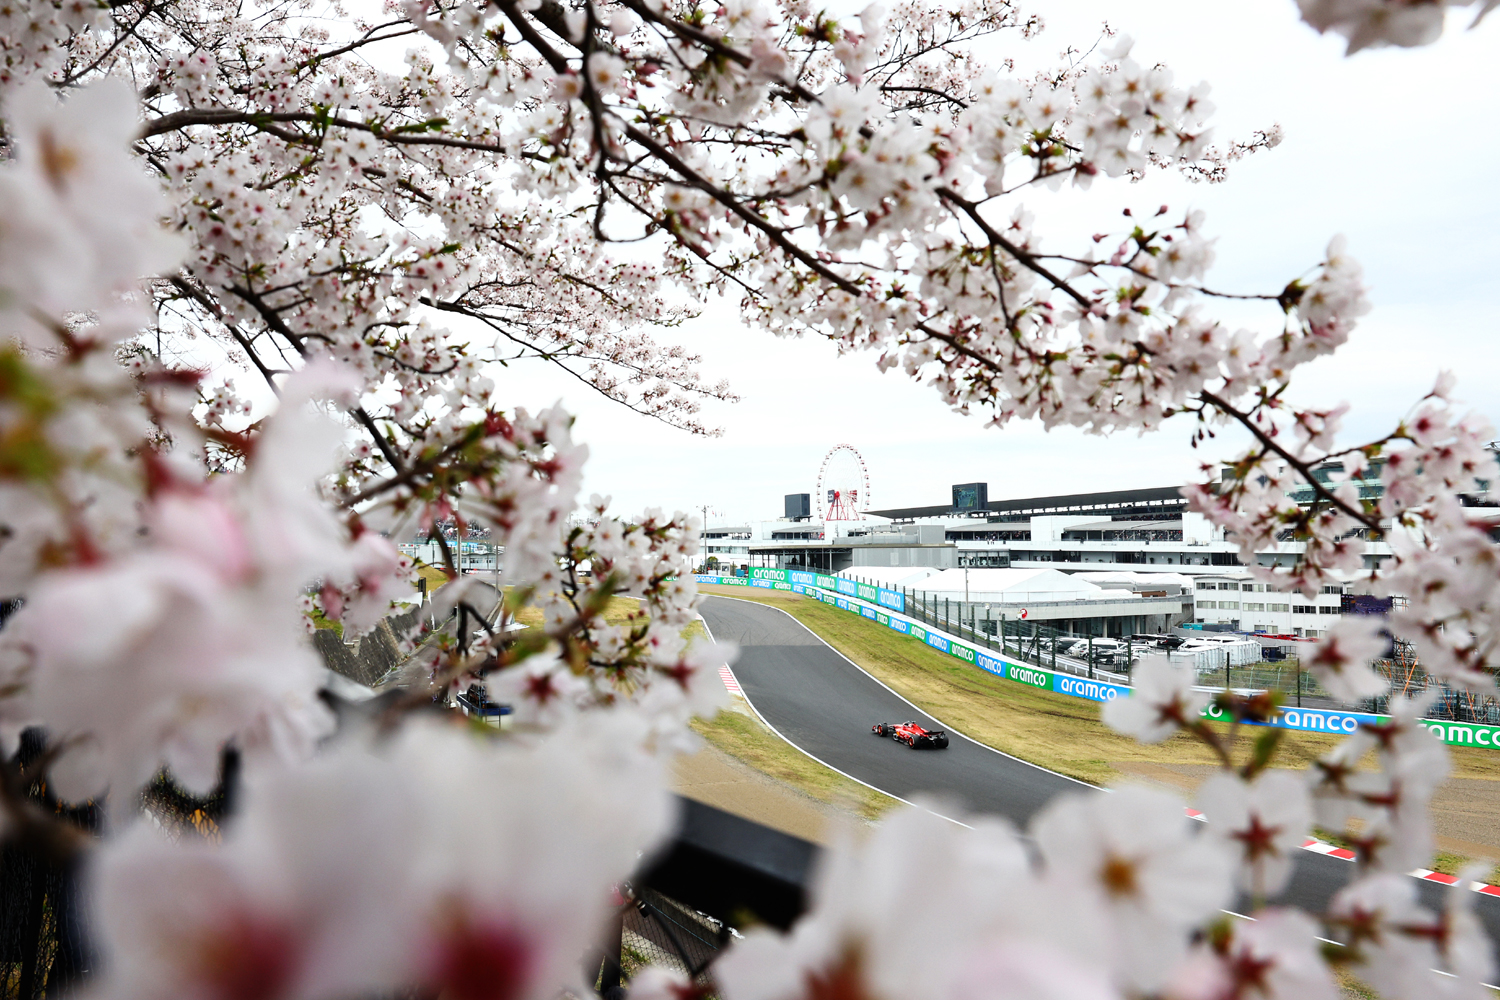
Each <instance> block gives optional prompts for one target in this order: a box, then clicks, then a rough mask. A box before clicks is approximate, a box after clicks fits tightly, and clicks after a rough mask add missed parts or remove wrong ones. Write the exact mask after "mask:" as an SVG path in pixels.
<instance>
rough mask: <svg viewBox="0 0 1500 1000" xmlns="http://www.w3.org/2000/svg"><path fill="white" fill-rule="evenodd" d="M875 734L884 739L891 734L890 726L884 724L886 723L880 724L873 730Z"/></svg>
mask: <svg viewBox="0 0 1500 1000" xmlns="http://www.w3.org/2000/svg"><path fill="white" fill-rule="evenodd" d="M875 735H876V736H879V737H881V738H882V739H884V738H885V737H887V736H889V735H891V727H890V726H886V725H882V726H880V727H879V728H878V729H876V730H875Z"/></svg>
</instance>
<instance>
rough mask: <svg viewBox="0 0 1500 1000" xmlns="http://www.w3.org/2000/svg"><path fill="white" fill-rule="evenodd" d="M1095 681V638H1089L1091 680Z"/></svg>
mask: <svg viewBox="0 0 1500 1000" xmlns="http://www.w3.org/2000/svg"><path fill="white" fill-rule="evenodd" d="M1093 679H1094V637H1093V636H1089V680H1093Z"/></svg>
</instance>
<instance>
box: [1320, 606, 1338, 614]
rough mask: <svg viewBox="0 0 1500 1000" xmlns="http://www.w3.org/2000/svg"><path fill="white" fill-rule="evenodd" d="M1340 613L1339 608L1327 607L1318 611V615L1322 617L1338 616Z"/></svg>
mask: <svg viewBox="0 0 1500 1000" xmlns="http://www.w3.org/2000/svg"><path fill="white" fill-rule="evenodd" d="M1338 613H1339V609H1338V608H1337V607H1326V608H1319V609H1318V614H1320V615H1336V614H1338Z"/></svg>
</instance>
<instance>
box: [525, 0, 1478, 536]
mask: <svg viewBox="0 0 1500 1000" xmlns="http://www.w3.org/2000/svg"><path fill="white" fill-rule="evenodd" d="M1028 9H1031V10H1036V11H1038V12H1040V13H1041V14H1042V15H1043V17H1044V18H1045V19H1046V21H1047V30H1046V31H1045V32H1043V33H1042V34H1041V35H1040V36H1039V37H1038V38H1037V39H1035V40H1033V41H1031V42H1022V41H1020V40H1019V39H1007V40H1005V41H1004V42H1002V43H999V44H997V45H996V46H995V54H996V56H997V58H998V57H1000V56H1003V55H1010V56H1013V57H1015V58H1016V59H1017V62H1018V63H1019V64H1020V65H1022V66H1041V65H1046V64H1052V63H1054V62H1055V61H1056V59H1057V55H1058V53H1059V52H1060V51H1061V50H1062V49H1063V48H1064V47H1065V46H1066V45H1069V44H1076V45H1079V46H1081V47H1087V46H1088V45H1090V44H1091V43H1092V42H1093V40H1094V39H1095V38H1096V37H1097V36H1098V33H1099V27H1100V25H1101V24H1102V23H1103V22H1104V21H1105V20H1106V19H1107V20H1108V21H1109V22H1110V24H1111V25H1113V26H1114V27H1116V28H1118V29H1120V30H1121V31H1122V32H1124V33H1127V34H1129V35H1131V36H1133V37H1134V38H1135V39H1136V48H1135V51H1134V55H1135V57H1136V58H1137V59H1138V60H1140V61H1142V62H1157V61H1161V62H1165V63H1167V64H1168V65H1169V66H1171V67H1172V68H1173V69H1174V71H1175V72H1176V74H1177V79H1178V81H1179V82H1181V83H1193V82H1196V81H1198V80H1207V81H1208V82H1209V83H1211V84H1212V86H1213V94H1212V98H1213V100H1214V101H1215V103H1216V104H1217V105H1218V111H1217V114H1216V115H1215V118H1214V122H1215V124H1216V134H1217V135H1218V136H1219V137H1227V136H1248V135H1249V133H1250V132H1251V131H1252V130H1253V129H1255V128H1257V127H1263V126H1266V125H1269V124H1271V123H1273V122H1279V123H1281V125H1282V126H1283V127H1284V129H1285V131H1286V139H1285V141H1284V142H1283V143H1282V144H1281V146H1280V147H1279V148H1278V149H1276V150H1273V151H1271V152H1270V153H1261V154H1258V155H1256V156H1254V157H1252V158H1250V159H1248V160H1245V161H1242V162H1241V163H1239V164H1238V165H1236V166H1235V168H1234V169H1233V172H1232V176H1231V178H1230V180H1229V182H1228V183H1226V184H1222V185H1216V186H1212V187H1210V186H1206V185H1202V184H1190V183H1187V182H1186V181H1184V180H1181V179H1179V178H1177V177H1176V176H1172V175H1158V176H1155V177H1152V178H1149V179H1148V180H1147V181H1145V182H1143V183H1141V184H1138V185H1129V184H1125V183H1117V182H1106V183H1096V184H1095V186H1094V189H1093V190H1092V191H1091V192H1089V193H1087V194H1086V195H1083V196H1076V195H1068V194H1064V195H1062V196H1049V195H1047V194H1045V193H1042V194H1039V195H1035V196H1029V197H1028V207H1031V208H1032V209H1033V210H1034V211H1036V213H1037V229H1038V231H1040V232H1043V233H1050V232H1057V233H1058V234H1059V235H1058V236H1057V237H1055V238H1053V239H1051V240H1050V242H1049V243H1048V244H1047V245H1048V246H1050V247H1052V248H1064V247H1070V246H1072V247H1076V246H1078V245H1079V244H1077V243H1074V242H1073V239H1074V237H1075V236H1076V235H1082V234H1087V233H1089V232H1092V231H1095V230H1097V229H1099V228H1101V227H1102V226H1106V225H1107V226H1113V225H1114V222H1115V220H1117V219H1118V213H1119V210H1120V208H1122V207H1125V206H1135V207H1137V208H1143V209H1148V210H1154V209H1155V208H1156V207H1157V206H1158V205H1159V204H1161V203H1166V204H1169V205H1171V206H1172V208H1173V210H1174V212H1175V211H1176V210H1178V209H1179V208H1181V207H1185V206H1196V207H1201V208H1203V209H1205V210H1206V211H1207V213H1208V228H1209V230H1210V232H1212V233H1213V234H1215V235H1217V236H1218V237H1219V242H1218V246H1217V250H1218V260H1217V263H1216V265H1215V267H1214V269H1213V271H1212V272H1211V273H1210V280H1211V282H1212V283H1213V285H1214V286H1216V287H1219V288H1223V289H1227V290H1235V291H1247V292H1248V291H1253V292H1265V291H1276V290H1278V289H1280V288H1281V287H1282V285H1284V284H1285V282H1286V281H1287V280H1289V279H1290V278H1292V277H1295V276H1296V275H1297V274H1298V273H1299V272H1301V271H1302V270H1303V269H1304V268H1305V267H1306V266H1308V265H1310V264H1313V263H1316V262H1317V261H1318V260H1320V259H1321V256H1320V255H1321V252H1322V249H1323V247H1324V246H1325V245H1326V243H1327V241H1328V239H1329V237H1330V236H1332V235H1334V234H1335V233H1339V232H1342V233H1345V234H1347V235H1348V237H1349V241H1350V250H1351V252H1352V253H1353V254H1354V255H1355V256H1356V257H1357V258H1358V259H1360V260H1361V261H1362V262H1363V264H1364V266H1365V269H1366V278H1367V281H1368V283H1369V284H1370V286H1371V288H1372V297H1373V300H1374V303H1375V309H1374V311H1373V312H1372V313H1371V314H1370V315H1369V316H1367V317H1366V318H1365V319H1364V321H1363V322H1362V323H1361V324H1360V327H1359V329H1358V331H1357V332H1356V333H1355V336H1354V339H1353V341H1352V342H1351V343H1350V344H1349V345H1348V346H1347V347H1346V348H1345V349H1344V350H1342V351H1341V352H1340V353H1339V354H1338V355H1337V356H1336V357H1334V358H1331V359H1324V360H1322V361H1319V362H1317V363H1316V364H1314V365H1312V366H1310V367H1309V368H1308V369H1307V370H1305V371H1304V372H1303V373H1302V375H1301V376H1300V377H1299V379H1298V383H1297V385H1296V386H1295V389H1296V395H1297V398H1299V399H1304V400H1307V401H1319V402H1324V403H1336V402H1338V401H1341V400H1347V401H1349V402H1351V403H1352V404H1353V407H1354V412H1353V413H1352V414H1351V417H1350V419H1349V420H1348V421H1347V426H1348V431H1349V433H1350V435H1359V436H1361V437H1363V436H1373V435H1375V434H1377V433H1380V432H1381V431H1382V429H1386V428H1388V427H1389V426H1391V425H1392V424H1393V423H1394V421H1396V420H1397V419H1399V418H1400V416H1401V415H1402V414H1403V413H1404V412H1405V411H1406V409H1407V408H1408V407H1409V406H1410V405H1411V403H1412V402H1413V401H1414V400H1415V399H1416V398H1417V397H1418V396H1420V395H1421V394H1422V393H1423V392H1425V391H1426V390H1427V389H1428V388H1430V386H1431V384H1432V381H1433V379H1434V377H1435V375H1436V374H1437V372H1438V371H1439V370H1440V369H1442V368H1452V369H1454V370H1455V371H1456V372H1457V373H1458V377H1459V392H1460V396H1461V398H1463V399H1465V400H1467V401H1468V402H1469V403H1470V404H1471V405H1472V406H1473V407H1474V408H1476V409H1479V410H1481V411H1482V412H1484V413H1486V414H1487V415H1489V416H1490V417H1491V418H1492V419H1495V418H1496V417H1500V380H1497V378H1496V375H1497V369H1500V364H1497V352H1496V350H1494V348H1493V346H1492V345H1493V337H1494V334H1495V329H1494V319H1493V315H1492V311H1491V310H1490V309H1488V308H1486V307H1487V306H1489V305H1490V304H1491V303H1493V302H1494V301H1495V300H1496V298H1497V292H1500V279H1497V277H1496V264H1497V258H1500V239H1497V236H1496V234H1497V232H1500V210H1497V203H1496V195H1495V193H1494V192H1495V182H1494V174H1495V163H1496V162H1497V160H1500V157H1497V152H1500V150H1497V148H1496V147H1497V145H1500V131H1497V128H1496V125H1497V124H1500V123H1497V121H1496V118H1497V114H1496V109H1497V104H1496V101H1495V96H1494V93H1495V90H1494V68H1493V67H1494V66H1495V65H1496V61H1495V58H1494V49H1495V45H1496V43H1497V41H1500V34H1497V33H1500V21H1495V23H1487V24H1486V25H1484V26H1482V27H1481V28H1480V29H1479V30H1477V31H1474V32H1465V31H1462V30H1459V27H1460V26H1459V24H1458V18H1455V19H1454V23H1453V26H1452V28H1450V31H1449V33H1448V35H1447V36H1446V37H1444V38H1443V39H1442V40H1441V41H1440V42H1439V43H1438V44H1437V45H1434V46H1431V47H1429V48H1425V49H1419V50H1415V51H1411V50H1392V49H1385V50H1378V51H1367V52H1364V53H1361V54H1359V55H1357V56H1355V57H1354V58H1353V59H1346V58H1344V56H1343V46H1342V43H1341V40H1339V39H1336V38H1331V37H1330V38H1321V37H1319V36H1318V35H1317V34H1315V33H1314V32H1313V31H1312V30H1311V29H1310V28H1308V27H1306V26H1305V25H1303V24H1301V23H1300V22H1299V21H1298V19H1297V14H1296V9H1295V5H1294V4H1293V2H1292V0H1244V2H1241V3H1235V4H1218V3H1203V2H1202V0H1191V2H1187V0H1131V2H1129V3H1121V2H1118V0H1116V2H1113V3H1104V2H1097V0H1065V2H1058V0H1046V2H1040V3H1033V4H1031V5H1030V6H1029V7H1028ZM1463 16H1464V15H1463V14H1462V13H1460V15H1459V17H1460V18H1461V17H1463ZM1492 20H1493V19H1492ZM1258 318H1259V324H1258V325H1259V326H1260V328H1262V329H1267V328H1272V327H1274V326H1275V324H1276V317H1275V316H1272V315H1270V314H1269V313H1261V314H1259V317H1258ZM1235 321H1236V322H1238V323H1242V324H1245V325H1249V324H1250V322H1251V317H1250V316H1248V315H1247V316H1236V317H1235ZM661 336H662V338H663V339H664V340H665V341H667V342H673V341H675V342H679V343H682V344H684V345H685V346H687V347H689V348H690V349H692V350H694V351H696V352H699V353H701V354H702V355H703V358H704V361H703V367H704V369H705V371H706V373H707V374H708V375H709V376H710V377H712V378H715V379H717V378H719V377H724V378H728V379H729V380H730V381H731V383H732V384H733V386H734V388H735V390H736V391H737V392H739V394H740V395H741V396H742V397H743V398H742V401H741V402H739V403H738V404H734V405H711V406H707V407H705V410H706V416H707V419H708V422H710V423H712V424H714V425H717V426H721V427H723V428H724V435H723V437H721V438H717V439H713V440H704V439H694V438H692V437H689V436H688V435H686V434H683V433H681V432H678V431H674V430H671V429H669V428H666V427H664V426H662V425H660V424H658V423H655V422H653V421H650V420H647V419H645V418H641V417H637V416H635V415H634V414H631V413H630V412H628V411H626V410H624V409H623V408H621V407H618V406H616V405H613V404H610V403H608V402H606V401H603V400H601V399H599V398H597V397H593V396H591V395H589V394H588V393H587V392H586V391H585V390H581V389H580V388H579V387H578V384H577V383H570V382H568V381H567V380H566V379H563V378H559V377H556V376H551V375H548V374H547V373H546V372H545V370H544V368H543V367H542V366H540V365H538V366H534V367H525V366H523V367H519V368H512V369H510V370H509V371H508V372H506V373H504V374H503V375H502V376H501V379H502V386H501V398H502V399H503V400H505V401H506V402H507V405H525V406H529V407H537V406H541V405H546V404H548V403H551V402H553V401H555V400H557V399H559V398H560V399H562V401H563V402H564V403H565V404H566V405H567V406H568V407H569V408H570V409H571V410H572V411H573V412H575V413H576V414H578V424H577V432H578V434H579V436H580V437H581V438H582V439H583V440H585V441H587V442H588V443H589V444H590V447H591V449H592V459H591V461H590V464H589V467H588V473H587V483H586V490H597V491H599V492H601V493H607V494H612V495H613V496H614V497H615V501H616V508H617V509H619V510H621V511H622V512H626V513H629V512H634V511H638V510H640V509H641V508H644V507H647V506H662V507H666V508H667V509H669V510H670V509H674V508H680V509H688V508H698V507H701V506H702V505H705V504H707V505H709V506H711V507H712V508H714V509H715V510H716V511H718V513H717V514H711V515H710V521H711V523H725V522H727V521H744V520H761V519H767V518H773V517H777V516H779V515H780V513H781V509H782V507H781V505H782V495H783V494H786V493H794V492H811V491H812V490H813V488H814V485H815V478H816V475H817V470H818V464H819V461H820V460H821V457H822V455H823V453H824V452H825V451H826V450H827V449H828V448H829V447H830V446H832V445H834V444H836V443H839V442H848V443H850V444H853V445H854V446H855V447H856V448H858V449H859V450H860V451H861V452H862V453H863V455H864V457H865V460H866V463H867V464H868V466H869V469H870V473H871V479H872V483H871V494H872V496H871V499H872V501H873V504H874V506H875V507H877V508H879V507H891V506H903V505H916V504H934V503H946V502H947V499H948V488H949V485H950V484H952V483H960V482H970V481H987V482H988V483H989V489H990V498H991V499H1001V498H1007V497H1025V496H1036V495H1042V494H1049V493H1072V492H1085V491H1092V490H1100V489H1111V488H1113V489H1122V488H1130V487H1144V486H1160V485H1175V484H1178V483H1182V482H1186V481H1187V480H1189V479H1191V478H1193V477H1194V473H1195V469H1196V467H1197V461H1198V460H1199V458H1200V455H1199V454H1198V453H1195V452H1193V451H1192V450H1191V449H1190V448H1189V447H1188V443H1187V439H1188V426H1187V424H1186V423H1185V422H1182V423H1180V424H1179V425H1176V426H1174V425H1172V424H1169V425H1168V426H1167V428H1166V429H1165V430H1164V431H1162V432H1159V433H1157V434H1155V435H1151V436H1147V437H1144V438H1141V437H1137V436H1135V435H1117V436H1114V437H1110V438H1098V437H1090V436H1086V435H1083V434H1079V433H1075V432H1053V433H1050V434H1047V433H1043V432H1042V431H1041V430H1040V428H1038V427H1034V426H1016V427H1012V428H1009V429H1006V430H1003V431H996V430H984V429H983V428H982V426H981V424H982V421H981V420H979V419H975V418H963V417H960V416H957V415H955V414H953V413H950V412H948V411H947V410H946V409H945V408H944V407H943V406H942V404H941V403H940V402H939V401H938V399H937V397H936V395H935V394H934V393H933V392H932V391H931V390H929V389H926V388H924V387H922V386H918V385H914V384H912V383H910V382H909V381H907V380H906V379H905V378H904V377H903V376H901V375H899V374H897V373H890V374H887V375H880V374H879V373H877V372H876V371H875V368H874V365H873V358H872V357H870V356H866V355H855V356H849V357H843V358H840V357H838V356H837V353H836V351H835V350H834V349H833V347H832V346H831V345H829V344H828V343H826V342H820V341H816V340H778V339H776V338H774V337H771V336H769V335H767V334H764V333H761V332H759V331H755V330H750V329H747V328H745V327H744V326H743V325H742V324H740V323H739V321H738V319H737V316H736V313H735V310H734V308H733V307H732V305H728V304H725V303H715V304H713V305H711V306H710V308H709V309H708V310H707V311H706V312H705V313H704V315H703V316H702V317H701V318H700V319H699V320H698V321H696V322H694V323H693V324H691V325H690V326H689V327H688V328H687V329H686V330H675V331H663V332H662V333H661ZM1497 422H1500V421H1497ZM1351 439H1352V438H1351ZM1232 448H1233V445H1232V444H1229V443H1224V444H1222V446H1221V447H1219V448H1217V449H1215V450H1214V451H1213V452H1212V453H1211V455H1210V456H1209V457H1223V456H1227V455H1229V454H1231V452H1232Z"/></svg>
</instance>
